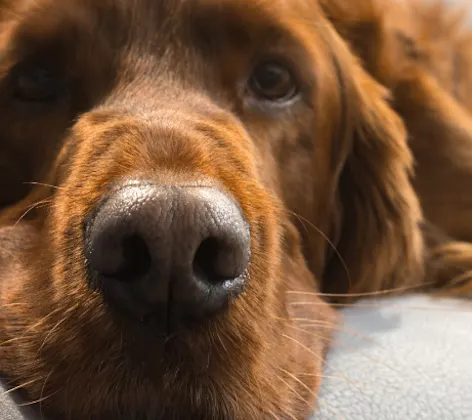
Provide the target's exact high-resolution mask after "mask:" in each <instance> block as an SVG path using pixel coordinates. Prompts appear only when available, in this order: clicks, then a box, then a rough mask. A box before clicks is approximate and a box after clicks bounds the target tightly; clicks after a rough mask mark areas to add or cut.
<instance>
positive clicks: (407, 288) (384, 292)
mask: <svg viewBox="0 0 472 420" xmlns="http://www.w3.org/2000/svg"><path fill="white" fill-rule="evenodd" d="M434 284H435V282H427V283H422V284H420V285H412V286H403V287H397V288H393V289H385V290H378V291H376V292H364V293H321V292H304V291H298V290H289V291H287V292H286V293H287V294H290V295H306V296H319V297H347V298H350V297H369V296H379V295H388V294H393V293H397V292H398V293H401V292H409V291H412V290H415V289H422V288H423V287H427V286H432V285H434Z"/></svg>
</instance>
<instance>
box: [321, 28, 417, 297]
mask: <svg viewBox="0 0 472 420" xmlns="http://www.w3.org/2000/svg"><path fill="white" fill-rule="evenodd" d="M330 28H331V30H329V29H328V32H329V33H328V35H327V36H329V40H328V41H327V44H328V45H329V48H330V49H331V50H332V51H331V55H332V57H334V60H335V65H336V67H337V72H338V76H339V77H338V78H339V85H340V88H339V89H340V95H341V96H342V98H341V101H342V104H343V115H342V121H341V126H342V129H341V130H340V131H341V133H340V134H339V135H340V136H341V137H342V139H341V140H342V141H341V142H340V144H342V147H340V148H341V149H342V152H339V154H340V155H339V156H338V157H339V158H338V160H337V161H338V162H339V167H338V171H337V173H336V178H337V182H336V193H335V200H334V208H333V209H332V211H331V213H332V214H333V222H332V232H331V238H332V242H333V243H334V245H335V247H336V249H337V253H332V254H331V255H329V256H328V257H327V261H326V265H325V270H324V276H323V277H324V281H323V289H324V291H328V292H335V293H359V292H372V291H376V290H380V289H385V288H390V287H398V286H401V285H411V284H412V283H414V282H420V281H421V280H422V278H423V239H422V234H421V228H420V224H421V222H422V215H421V210H420V206H419V202H418V199H417V196H416V194H415V192H414V190H413V187H412V185H411V182H410V178H411V176H412V166H413V158H412V154H411V152H410V150H409V148H408V144H407V135H406V130H405V127H404V124H403V122H402V120H401V119H400V117H399V116H398V115H397V114H396V113H395V112H394V111H393V109H392V108H391V107H390V106H389V103H388V95H389V92H388V91H387V90H386V89H385V88H384V87H383V86H381V85H380V84H379V83H378V82H376V81H375V80H374V79H373V78H372V77H371V76H370V75H369V74H368V73H367V71H366V70H365V69H364V68H363V67H362V65H361V63H360V61H359V60H358V58H357V57H356V56H355V55H354V54H353V53H352V51H351V50H350V48H349V46H348V45H347V43H346V42H344V40H343V38H342V37H341V36H340V35H339V33H338V32H337V31H336V30H334V29H333V27H332V26H330Z"/></svg>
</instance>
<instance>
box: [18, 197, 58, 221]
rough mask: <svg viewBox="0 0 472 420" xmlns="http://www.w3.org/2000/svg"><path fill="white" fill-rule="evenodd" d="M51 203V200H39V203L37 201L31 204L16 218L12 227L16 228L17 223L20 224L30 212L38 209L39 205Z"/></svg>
mask: <svg viewBox="0 0 472 420" xmlns="http://www.w3.org/2000/svg"><path fill="white" fill-rule="evenodd" d="M50 203H51V199H46V200H41V201H38V202H37V203H34V204H32V205H31V206H29V207H28V208H27V209H26V211H25V212H24V213H23V214H22V215H21V216H20V217H19V218H18V220H17V221H16V222H15V224H14V225H13V227H16V226H17V225H18V223H20V222H21V221H22V220H23V219H24V218H25V217H26V216H27V215H28V213H30V212H31V211H33V210H34V209H35V208H37V207H40V206H41V205H43V204H50Z"/></svg>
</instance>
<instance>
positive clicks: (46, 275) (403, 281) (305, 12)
mask: <svg viewBox="0 0 472 420" xmlns="http://www.w3.org/2000/svg"><path fill="white" fill-rule="evenodd" d="M405 4H406V3H405ZM0 6H1V7H2V11H1V13H0V16H1V18H2V22H1V30H0V43H1V48H0V51H1V53H2V56H1V61H0V84H1V90H0V94H1V102H0V115H1V117H0V118H2V122H1V123H0V130H1V131H0V139H1V144H0V147H1V149H0V150H1V152H2V159H12V158H14V157H15V158H16V159H17V160H15V161H13V162H15V163H14V165H10V166H9V167H7V168H6V169H5V172H2V174H1V175H2V176H1V178H2V179H3V178H6V179H11V180H12V181H11V182H10V183H9V184H8V185H6V186H5V188H2V189H1V190H0V194H1V195H2V202H4V203H5V204H10V206H9V207H8V208H6V209H5V211H4V212H3V215H2V217H1V223H2V226H3V228H2V230H1V231H0V240H1V255H0V256H1V261H0V267H1V273H2V281H1V284H0V287H1V288H0V302H1V305H0V308H1V310H0V343H1V344H0V372H2V373H3V374H4V375H6V376H7V377H8V379H9V380H10V381H11V383H12V384H13V385H22V386H23V388H24V389H25V390H26V391H27V393H28V396H29V398H31V399H32V400H40V401H41V402H40V403H39V404H41V406H42V408H43V410H44V411H45V412H48V413H49V414H50V415H52V416H55V417H56V418H59V419H64V418H67V419H74V420H75V419H78V420H81V419H108V418H114V419H141V418H143V419H144V418H153V419H155V418H159V419H160V418H163V419H172V418H177V419H180V418H182V419H183V418H192V419H210V418H214V419H245V418H246V419H255V418H281V419H286V418H296V419H302V418H305V417H306V415H307V414H308V413H309V412H310V409H311V408H312V407H313V406H314V401H315V396H316V391H317V389H318V386H319V384H320V378H321V375H322V360H323V355H324V352H325V350H326V346H327V344H328V343H329V335H330V332H331V329H332V327H333V324H334V322H335V320H336V314H335V313H334V312H333V310H332V309H331V308H330V307H329V306H328V304H327V303H325V302H323V301H322V299H321V296H320V295H319V294H318V293H317V292H318V291H319V290H320V289H321V290H323V291H327V292H331V293H368V292H372V291H377V290H382V289H387V288H399V287H403V286H407V287H410V286H421V285H425V284H428V285H431V284H432V283H434V284H435V285H437V286H442V287H445V288H446V289H451V288H452V290H448V293H455V294H459V295H468V294H470V290H471V288H470V286H468V285H466V286H464V283H461V284H455V283H454V280H455V279H457V276H459V275H461V279H462V280H464V279H466V277H467V276H464V275H463V274H464V272H467V270H469V269H472V252H471V251H470V249H471V246H470V245H468V244H467V243H466V242H454V241H453V239H451V238H455V239H460V240H470V239H471V237H472V230H471V228H470V227H469V217H468V215H469V213H470V211H471V208H472V206H470V205H469V203H467V202H466V201H460V200H461V199H462V197H465V196H466V194H467V196H470V194H469V193H468V178H470V177H471V176H472V175H471V174H472V171H471V169H472V168H471V165H472V156H471V157H470V158H469V154H470V153H471V152H470V151H469V149H470V150H472V148H471V147H470V146H471V145H472V122H471V120H470V117H469V114H468V109H470V107H471V106H472V104H470V102H468V101H470V99H469V98H468V96H467V94H466V92H467V91H471V90H472V89H470V87H471V86H470V85H471V83H472V80H470V79H469V77H470V76H468V72H467V71H462V70H461V71H459V70H457V67H456V64H453V63H456V62H457V60H459V61H460V63H462V64H461V66H462V67H461V69H462V68H465V69H467V68H470V66H469V65H468V61H470V60H471V59H472V56H471V55H470V53H468V52H467V50H466V45H468V43H467V41H468V40H467V41H466V40H463V39H462V38H463V37H465V35H463V34H462V33H461V32H460V31H458V30H457V29H456V28H457V24H454V25H450V24H449V23H448V21H447V17H442V16H443V15H442V13H441V12H442V11H441V10H440V9H438V10H434V9H431V8H430V7H429V6H426V5H423V4H419V3H418V4H416V3H414V4H413V3H409V6H405V8H401V7H400V6H399V5H398V4H397V6H395V9H394V12H395V13H398V14H403V15H402V16H407V15H406V14H409V16H410V17H411V20H410V21H408V20H407V19H406V18H405V17H403V18H402V19H398V18H396V19H394V20H393V22H398V21H401V22H403V23H404V26H403V27H399V28H397V27H394V25H393V24H392V20H391V19H393V17H394V16H395V15H394V14H393V12H392V11H391V10H385V9H384V6H385V4H384V1H382V0H356V1H352V2H346V1H344V0H318V1H316V0H296V1H285V0H270V1H269V0H258V1H253V0H191V1H185V2H184V1H171V0H167V1H159V2H157V1H154V0H103V1H100V2H98V1H95V0H63V1H61V2H56V1H52V0H35V1H33V0H16V1H7V0H4V1H2V2H0ZM432 26H434V27H439V28H440V31H439V33H440V36H439V41H437V40H436V39H434V38H433V37H432V35H430V34H429V33H428V31H427V29H428V28H430V27H432ZM423 27H424V30H421V28H423ZM413 28H416V31H413ZM418 28H419V29H418ZM464 39H465V38H464ZM445 52H448V53H449V55H450V56H447V55H446V56H445V55H444V53H445ZM268 56H269V57H271V56H276V57H279V58H280V59H283V60H285V61H287V62H289V63H290V64H291V66H292V67H293V68H295V72H296V73H297V75H298V77H299V79H300V80H301V85H302V93H303V95H302V97H301V98H300V100H298V101H296V102H294V103H293V104H292V105H290V107H289V108H286V109H275V108H272V109H268V108H264V107H260V106H258V105H257V104H254V103H253V102H251V100H250V99H248V97H247V96H246V94H245V90H244V89H242V86H241V85H242V84H244V81H245V80H246V79H247V77H248V75H249V74H250V72H251V69H252V67H253V66H254V64H255V63H257V61H258V60H262V59H264V58H265V57H268ZM24 60H33V62H34V63H35V64H37V65H43V66H44V65H48V66H52V67H53V68H54V70H55V72H56V75H57V77H58V78H60V79H61V80H63V81H64V83H65V84H66V85H67V86H68V94H67V95H66V96H65V97H64V98H63V102H61V103H60V104H59V105H57V106H52V107H49V108H44V107H43V108H41V107H24V106H23V105H19V104H18V103H16V102H15V103H14V102H12V101H13V100H12V98H11V92H10V90H11V88H10V86H11V79H10V74H11V72H12V69H14V68H15V66H16V65H17V64H18V63H21V62H23V61H24ZM453 68H454V70H452V69H453ZM407 133H408V134H407ZM426 143H429V144H434V146H433V147H426V146H425V144H426ZM412 151H413V153H412ZM413 155H414V157H415V159H416V161H417V165H416V170H415V171H414V170H413V169H414V160H413ZM19 161H21V165H19V163H18V162H19ZM18 168H25V169H24V170H23V169H21V170H20V169H18ZM12 171H14V172H15V173H14V174H13V175H10V174H11V173H12ZM16 172H18V173H16ZM129 178H140V179H146V180H152V181H158V182H159V183H162V184H174V185H175V184H177V185H178V184H181V185H182V184H210V185H216V186H218V187H220V188H222V189H224V190H225V191H226V192H227V193H229V194H230V195H231V196H232V197H233V198H234V199H235V200H237V201H238V203H239V204H240V206H241V208H242V210H243V212H244V215H245V217H246V218H247V220H248V221H249V223H250V225H251V234H252V244H251V250H252V261H251V266H250V281H249V283H248V285H247V288H246V290H245V293H244V295H243V296H241V297H240V298H238V299H236V300H235V301H234V302H232V304H231V305H230V308H229V309H228V312H227V313H225V314H223V315H221V316H219V317H216V318H215V319H213V320H211V321H209V322H207V323H206V324H204V325H202V326H201V327H200V328H198V329H194V330H192V331H187V332H186V333H182V334H179V335H178V336H177V337H173V338H172V339H170V340H169V341H168V342H165V343H164V342H161V341H160V340H158V339H150V338H149V336H147V335H146V336H143V335H140V334H139V333H138V332H136V331H135V328H134V326H133V325H131V324H128V323H127V322H125V321H122V320H117V319H115V318H113V317H112V316H111V315H110V314H109V313H108V311H107V308H106V305H104V304H103V302H102V299H101V297H100V295H99V294H98V293H97V292H95V291H92V290H90V289H89V288H88V286H87V282H86V281H85V277H86V273H85V259H84V256H83V246H82V241H83V223H84V219H85V217H86V216H87V214H89V213H90V212H91V211H93V208H94V206H96V204H97V203H98V202H99V200H100V198H101V197H102V196H103V195H104V194H105V193H106V192H107V191H108V190H109V189H110V188H111V187H112V186H113V183H114V182H115V181H117V180H122V179H129ZM412 180H413V181H412ZM30 181H38V182H43V183H45V184H49V185H50V187H48V186H44V185H38V186H35V187H34V188H32V189H31V191H29V193H28V195H27V196H26V197H25V198H24V199H23V200H21V201H19V202H16V201H17V199H18V197H17V195H16V191H17V190H18V187H19V186H20V185H22V183H24V182H30ZM451 185H453V188H451ZM415 188H416V190H415ZM420 202H421V205H422V206H423V208H424V211H425V214H426V216H427V217H426V218H427V220H428V221H429V222H430V224H431V225H434V227H431V226H430V227H425V223H424V218H423V216H422V211H421V208H420ZM25 211H27V213H26V214H25ZM19 219H21V220H19ZM18 220H19V221H18ZM442 231H444V232H445V235H443V234H442ZM452 286H454V287H452ZM300 301H303V302H306V303H305V304H303V305H293V303H297V302H300ZM143 337H146V339H144V338H143Z"/></svg>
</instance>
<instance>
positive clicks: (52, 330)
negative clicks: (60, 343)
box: [36, 317, 67, 355]
mask: <svg viewBox="0 0 472 420" xmlns="http://www.w3.org/2000/svg"><path fill="white" fill-rule="evenodd" d="M65 321H67V318H66V317H64V318H62V319H61V320H60V321H59V322H57V323H56V325H54V327H52V328H51V329H50V330H49V331H48V333H47V334H46V337H45V338H44V340H43V342H42V343H41V346H39V349H38V351H37V352H36V355H39V353H40V352H41V350H42V348H43V347H44V346H45V344H46V343H47V341H48V340H49V338H50V337H51V335H52V334H53V333H54V331H56V328H58V327H59V326H60V325H61V324H62V323H63V322H65Z"/></svg>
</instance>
